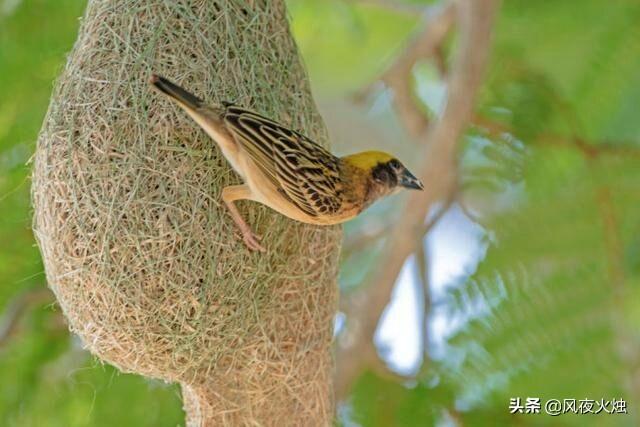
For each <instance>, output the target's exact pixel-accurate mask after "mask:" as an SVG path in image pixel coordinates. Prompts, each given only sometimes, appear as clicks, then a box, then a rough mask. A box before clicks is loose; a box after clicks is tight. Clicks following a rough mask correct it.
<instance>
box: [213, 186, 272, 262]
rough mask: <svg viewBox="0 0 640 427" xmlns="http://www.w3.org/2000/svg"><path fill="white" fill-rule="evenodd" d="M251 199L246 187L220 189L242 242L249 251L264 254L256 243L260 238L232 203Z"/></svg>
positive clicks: (249, 191) (260, 246)
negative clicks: (240, 234)
mask: <svg viewBox="0 0 640 427" xmlns="http://www.w3.org/2000/svg"><path fill="white" fill-rule="evenodd" d="M243 199H251V190H250V189H249V187H247V186H246V185H230V186H228V187H225V188H223V189H222V200H223V201H224V204H225V205H227V208H228V209H229V213H230V214H231V218H232V219H233V222H235V223H236V225H237V226H238V228H239V229H240V232H241V233H242V240H244V243H245V245H247V247H248V248H249V249H251V250H254V251H260V252H265V251H266V249H265V248H264V247H263V246H262V245H260V243H258V241H259V240H260V239H261V237H260V236H258V235H257V234H255V233H254V232H253V231H252V230H251V227H249V225H248V224H247V223H246V221H245V220H244V218H242V216H241V215H240V212H238V208H236V205H235V204H234V202H235V201H236V200H243Z"/></svg>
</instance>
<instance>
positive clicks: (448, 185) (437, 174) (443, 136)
mask: <svg viewBox="0 0 640 427" xmlns="http://www.w3.org/2000/svg"><path fill="white" fill-rule="evenodd" d="M496 9H497V2H496V1H495V0H473V1H466V2H462V3H460V5H459V6H458V14H459V21H460V31H461V40H462V42H461V47H460V49H459V52H458V54H457V57H456V60H455V63H454V66H453V69H452V75H451V78H450V84H449V97H448V102H447V105H446V107H445V110H444V113H443V115H442V117H441V119H440V120H438V121H437V122H434V123H433V124H432V125H431V126H430V128H429V131H428V134H427V141H428V142H429V144H427V145H426V146H425V148H424V149H423V150H422V153H421V154H422V156H421V157H422V158H424V159H425V162H424V165H423V168H422V170H421V173H420V174H419V175H420V177H421V178H422V180H423V182H425V183H427V186H426V187H427V189H426V191H424V192H421V193H414V194H413V195H412V196H411V197H410V198H409V200H408V202H407V205H406V206H405V208H404V214H403V215H402V216H401V218H402V219H403V220H402V222H400V223H398V225H397V226H396V227H395V229H394V231H393V232H392V233H391V238H390V239H389V241H388V243H387V249H386V250H385V253H387V254H389V256H388V258H387V260H386V262H385V264H384V266H382V267H381V268H380V269H376V271H375V272H374V273H375V274H374V275H373V276H371V277H372V278H371V280H370V282H369V283H370V284H369V286H367V287H365V288H363V289H362V290H360V291H359V292H358V293H357V294H356V295H355V296H354V298H353V302H354V303H353V306H352V309H351V310H350V311H349V312H347V327H346V330H345V333H344V334H343V336H342V337H341V339H340V340H339V348H338V360H339V363H338V370H337V374H336V381H335V389H336V395H337V397H338V398H342V397H344V396H345V395H346V394H347V393H348V391H349V389H350V388H351V385H352V383H353V382H354V381H355V380H356V379H357V378H358V377H359V375H360V374H361V373H362V371H363V370H364V369H365V368H366V367H367V366H366V365H363V364H362V363H360V356H361V354H362V349H364V348H367V346H369V345H370V342H371V339H372V336H373V334H374V333H375V330H376V327H377V325H378V321H379V318H380V315H381V313H382V312H383V310H384V309H385V307H386V306H387V304H388V302H389V299H390V296H391V292H392V290H393V286H394V284H395V281H396V278H397V276H398V273H399V272H400V269H401V268H402V266H403V265H404V262H405V260H406V259H407V257H408V256H409V255H410V254H411V253H412V252H414V251H415V248H416V246H417V244H420V243H421V238H422V236H423V234H421V233H420V232H421V231H422V228H423V227H424V222H425V218H426V217H427V215H428V213H429V212H430V210H431V208H432V207H433V206H434V204H435V203H436V202H438V201H439V200H441V199H442V198H443V197H445V196H446V195H447V194H450V193H451V192H452V191H453V189H454V188H455V180H456V169H457V168H456V149H457V141H458V139H459V138H460V136H461V135H462V133H463V131H464V129H465V127H466V125H467V122H468V120H469V119H470V118H471V115H472V111H473V101H474V97H475V93H476V91H477V89H478V87H479V86H480V81H481V76H482V74H483V71H484V68H485V64H486V61H487V57H488V50H489V42H490V35H491V27H492V22H493V16H494V13H495V11H496Z"/></svg>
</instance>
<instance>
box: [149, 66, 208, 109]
mask: <svg viewBox="0 0 640 427" xmlns="http://www.w3.org/2000/svg"><path fill="white" fill-rule="evenodd" d="M151 84H152V85H154V86H155V87H156V89H158V90H159V91H160V92H162V93H164V94H165V95H167V96H169V97H171V98H173V100H174V101H176V102H178V103H179V104H181V105H182V106H183V107H185V108H187V109H191V110H196V109H198V108H200V107H202V106H203V101H202V99H200V98H198V97H197V96H195V95H194V94H192V93H191V92H189V91H187V90H185V89H183V88H181V87H180V86H178V85H176V84H174V83H172V82H170V81H169V80H167V79H165V78H164V77H160V76H158V75H157V74H152V75H151Z"/></svg>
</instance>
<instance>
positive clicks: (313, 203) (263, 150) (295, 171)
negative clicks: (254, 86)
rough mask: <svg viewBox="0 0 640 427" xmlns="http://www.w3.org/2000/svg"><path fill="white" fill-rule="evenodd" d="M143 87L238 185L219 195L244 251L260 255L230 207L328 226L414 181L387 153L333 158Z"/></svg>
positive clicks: (282, 134) (166, 84)
mask: <svg viewBox="0 0 640 427" xmlns="http://www.w3.org/2000/svg"><path fill="white" fill-rule="evenodd" d="M151 83H152V84H153V85H154V86H155V87H156V88H157V89H158V90H159V91H160V92H162V93H164V94H165V95H167V96H169V98H171V99H172V100H173V101H175V102H176V103H177V104H178V105H179V106H180V107H182V109H183V110H184V111H186V113H187V114H188V115H189V116H191V117H192V118H193V120H195V121H196V123H198V124H199V125H200V126H201V127H202V128H203V129H204V131H205V132H206V133H207V134H208V135H209V136H210V137H211V138H213V140H214V141H215V142H216V143H217V144H218V146H219V147H220V149H221V150H222V154H224V156H225V158H226V159H227V160H228V161H229V163H230V164H231V166H232V167H233V169H234V170H235V171H236V172H237V173H238V174H239V175H240V177H241V178H242V179H243V181H244V184H243V185H231V186H228V187H225V188H223V189H222V200H223V201H224V203H225V205H226V206H227V208H228V209H229V213H230V214H231V218H233V221H234V222H235V223H236V224H237V226H238V228H239V229H240V231H241V232H242V237H243V240H244V243H245V244H246V245H247V246H248V247H249V249H252V250H258V251H264V250H265V249H264V248H263V247H262V246H261V245H260V243H259V240H260V239H261V238H260V237H259V236H257V235H256V234H255V233H253V231H252V230H251V228H250V227H249V225H247V223H246V222H245V220H244V219H243V218H242V216H241V215H240V213H239V212H238V209H237V208H236V206H235V204H234V202H236V201H237V200H254V201H256V202H260V203H262V204H264V205H267V206H269V207H270V208H272V209H274V210H275V211H277V212H279V213H281V214H282V215H285V216H287V217H289V218H292V219H294V220H297V221H301V222H305V223H308V224H317V225H331V224H338V223H341V222H344V221H347V220H349V219H351V218H353V217H355V216H356V215H358V214H359V213H360V212H362V211H363V210H364V209H365V208H367V207H368V206H369V205H371V203H373V202H374V201H376V200H378V199H380V198H381V197H383V196H386V195H388V194H391V193H393V192H395V191H396V190H398V189H400V188H402V187H404V188H410V189H418V190H422V189H423V188H424V187H423V185H422V182H420V180H419V179H417V178H416V177H415V176H413V174H411V172H409V171H408V170H407V168H406V167H404V166H403V165H402V163H400V161H398V159H396V158H395V157H393V156H392V155H390V154H387V153H383V152H380V151H365V152H361V153H357V154H352V155H349V156H344V157H337V156H334V155H333V154H331V153H330V152H329V151H327V150H326V149H324V148H322V147H321V146H320V145H318V144H317V143H315V142H313V141H312V140H311V139H309V138H307V137H306V136H304V135H302V134H300V133H298V132H296V131H293V130H291V129H288V128H287V127H285V126H283V125H281V124H279V123H276V122H274V121H273V120H269V119H267V118H266V117H263V116H261V115H259V114H257V113H255V112H253V111H250V110H247V109H244V108H242V107H239V106H237V105H233V104H230V103H223V104H222V105H207V104H205V103H204V101H203V100H202V99H200V98H198V97H197V96H195V95H193V94H192V93H189V92H187V91H186V90H185V89H183V88H181V87H180V86H177V85H175V84H174V83H172V82H170V81H169V80H167V79H165V78H163V77H160V76H157V75H153V76H152V77H151Z"/></svg>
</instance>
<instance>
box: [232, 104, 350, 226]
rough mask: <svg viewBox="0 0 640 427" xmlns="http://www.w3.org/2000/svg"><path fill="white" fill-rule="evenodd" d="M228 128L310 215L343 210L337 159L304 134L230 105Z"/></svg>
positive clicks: (282, 192) (328, 213)
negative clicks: (341, 207)
mask: <svg viewBox="0 0 640 427" xmlns="http://www.w3.org/2000/svg"><path fill="white" fill-rule="evenodd" d="M224 120H225V124H226V125H227V128H228V129H229V130H230V131H231V133H232V134H233V135H234V137H235V139H236V141H238V143H239V144H240V145H241V146H242V148H244V149H245V151H246V152H247V153H248V154H249V155H250V157H251V159H252V160H253V161H254V162H255V163H256V164H257V165H258V167H260V169H261V171H262V172H263V173H264V174H265V175H266V176H267V177H268V178H269V179H270V180H271V181H272V183H273V184H274V185H275V186H276V187H277V188H278V191H279V192H280V193H281V194H283V195H284V196H285V197H286V198H287V199H289V200H290V201H291V202H292V203H293V204H295V205H296V206H297V207H298V208H299V209H301V210H302V211H304V212H305V213H306V214H307V215H310V216H313V217H317V216H326V215H331V214H333V213H335V212H337V211H338V210H339V209H340V205H341V198H340V195H341V187H342V185H341V184H342V182H341V179H340V173H339V163H338V158H337V157H336V156H334V155H333V154H331V153H330V152H329V151H327V150H325V149H324V148H322V147H321V146H319V145H318V144H316V143H315V142H313V141H311V140H310V139H309V138H307V137H305V136H304V135H302V134H300V133H298V132H295V131H292V130H290V129H287V128H285V127H283V126H281V125H279V124H278V123H276V122H274V121H272V120H269V119H267V118H265V117H262V116H260V115H259V114H256V113H254V112H252V111H248V110H245V109H243V108H240V107H237V106H233V105H227V110H226V113H225V115H224Z"/></svg>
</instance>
